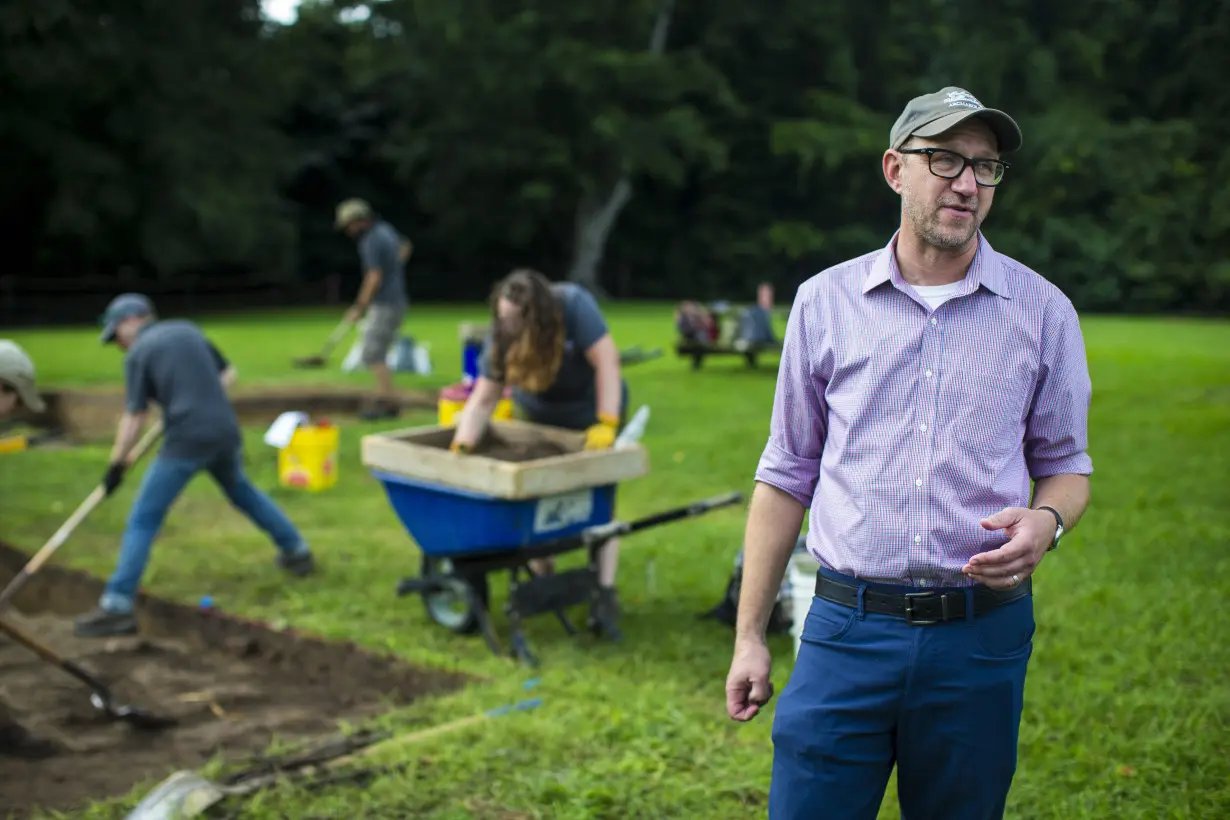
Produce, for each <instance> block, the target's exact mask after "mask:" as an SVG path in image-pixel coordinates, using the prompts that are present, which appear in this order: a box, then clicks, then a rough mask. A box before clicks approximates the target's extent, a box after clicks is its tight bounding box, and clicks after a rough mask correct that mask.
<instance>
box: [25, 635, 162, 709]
mask: <svg viewBox="0 0 1230 820" xmlns="http://www.w3.org/2000/svg"><path fill="white" fill-rule="evenodd" d="M0 632H3V633H4V634H6V635H8V636H9V637H10V638H12V639H13V640H15V641H17V642H18V643H19V644H21V645H22V646H24V647H25V648H26V649H29V650H30V651H31V652H33V653H34V654H36V655H38V656H39V657H40V658H42V659H43V660H45V661H47V662H48V663H50V664H53V665H55V666H58V667H60V668H61V669H63V670H64V671H65V672H67V673H68V674H70V675H72V676H73V677H74V678H76V679H77V680H79V681H81V682H82V683H84V684H85V685H86V686H88V687H90V690H91V692H90V703H92V704H93V705H94V708H95V709H97V710H99V711H100V712H103V713H104V714H106V715H107V717H109V718H113V719H115V720H125V721H128V722H129V723H131V724H132V725H133V726H135V727H137V728H138V729H165V728H167V727H169V726H174V725H175V724H176V723H177V721H176V720H175V718H173V717H164V716H161V715H155V714H152V713H151V712H147V711H145V710H144V709H138V708H135V707H132V706H116V705H115V703H114V701H113V700H112V698H111V689H110V687H108V686H107V684H105V683H103V682H102V681H100V680H99V679H98V678H96V677H94V676H93V675H91V674H90V673H89V672H87V671H85V670H84V669H82V668H81V667H80V666H78V665H77V664H76V663H74V662H73V661H70V660H68V659H67V658H64V657H61V656H60V655H59V654H57V653H56V652H55V651H54V650H52V649H51V648H50V647H48V646H46V645H44V644H42V643H40V642H39V641H38V640H37V639H36V638H35V637H34V636H33V635H30V634H28V633H27V632H26V631H25V630H23V629H21V628H19V627H18V626H17V625H16V624H14V623H11V622H9V621H7V620H5V619H4V618H0Z"/></svg>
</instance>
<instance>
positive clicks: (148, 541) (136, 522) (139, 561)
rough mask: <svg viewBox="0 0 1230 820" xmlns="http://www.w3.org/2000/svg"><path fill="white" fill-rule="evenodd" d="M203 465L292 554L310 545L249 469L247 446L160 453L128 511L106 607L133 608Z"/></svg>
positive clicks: (232, 499) (235, 502)
mask: <svg viewBox="0 0 1230 820" xmlns="http://www.w3.org/2000/svg"><path fill="white" fill-rule="evenodd" d="M201 471H206V472H208V473H209V474H210V476H212V477H213V480H214V481H216V482H217V483H218V486H219V487H220V488H221V489H222V492H223V493H225V494H226V497H227V498H228V499H229V500H230V502H231V504H233V505H235V507H236V508H237V509H238V510H239V511H240V512H242V513H244V514H245V515H246V516H247V517H248V518H249V519H251V520H252V522H253V523H254V524H256V525H257V526H258V527H260V528H261V529H262V530H264V531H265V532H266V533H268V534H269V536H270V538H272V539H273V542H274V544H275V545H276V546H277V548H278V549H279V550H281V551H282V552H284V553H286V554H287V555H298V554H300V553H303V552H306V551H307V549H308V548H307V545H306V544H305V543H304V542H303V538H302V537H301V536H300V535H299V531H298V530H297V529H295V525H294V524H292V523H291V521H290V519H289V518H287V517H286V514H285V513H283V512H282V511H281V510H280V509H279V508H278V506H277V505H276V504H274V503H273V500H272V499H271V498H269V496H268V495H266V494H265V493H263V492H261V491H260V490H259V489H258V488H257V487H256V486H255V485H253V484H252V482H251V481H250V480H249V479H248V476H247V474H245V473H244V470H243V450H242V448H240V449H237V450H235V451H233V452H226V453H222V454H219V455H216V456H213V457H210V458H200V459H183V458H166V457H165V456H162V455H159V456H158V457H157V458H155V459H154V461H153V462H152V463H151V464H150V467H149V469H148V470H146V472H145V477H144V478H143V479H142V481H141V488H140V490H138V491H137V499H136V501H135V502H133V505H132V510H131V511H130V512H129V513H128V524H127V526H126V527H125V529H124V538H123V541H122V542H121V545H120V557H119V561H118V563H117V565H116V568H115V572H114V573H113V574H112V576H111V578H110V580H108V581H107V587H106V589H105V590H104V592H103V594H102V597H101V598H100V600H99V606H100V607H101V608H102V609H105V610H108V611H111V612H131V611H132V608H133V603H134V601H135V600H136V595H137V589H138V587H139V586H140V584H141V576H142V575H144V574H145V567H146V565H147V564H148V563H149V554H150V549H151V548H152V547H153V544H154V538H155V537H157V535H158V531H159V530H161V529H162V523H163V521H165V520H166V517H167V511H168V510H170V509H171V505H172V504H174V503H175V499H177V498H179V496H180V494H181V493H182V492H183V491H184V488H185V487H187V486H188V482H189V481H191V480H192V478H193V477H194V476H195V475H196V474H197V473H199V472H201Z"/></svg>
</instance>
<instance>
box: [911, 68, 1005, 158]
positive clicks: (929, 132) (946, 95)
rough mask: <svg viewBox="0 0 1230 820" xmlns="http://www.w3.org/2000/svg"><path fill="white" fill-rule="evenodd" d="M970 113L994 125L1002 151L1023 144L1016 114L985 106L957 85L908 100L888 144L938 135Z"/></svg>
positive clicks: (992, 126) (966, 117)
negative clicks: (1011, 115) (1010, 114)
mask: <svg viewBox="0 0 1230 820" xmlns="http://www.w3.org/2000/svg"><path fill="white" fill-rule="evenodd" d="M970 117H978V118H979V119H981V120H982V121H984V122H985V123H986V124H987V125H989V126H990V127H991V130H992V131H994V132H995V137H996V139H998V140H999V150H1000V151H1004V152H1008V151H1016V150H1018V149H1019V148H1020V147H1021V141H1022V137H1021V129H1020V127H1019V126H1018V125H1017V124H1016V121H1015V120H1013V119H1012V117H1009V116H1008V115H1007V114H1005V113H1004V112H1003V111H1000V110H999V109H997V108H987V107H985V106H984V105H983V104H982V103H980V102H978V99H977V98H976V97H975V96H974V95H973V94H971V93H969V92H968V91H966V90H965V89H964V88H957V87H956V86H955V85H950V86H947V87H945V88H941V89H940V90H939V91H936V92H935V93H933V94H923V95H922V96H921V97H915V98H914V99H912V100H910V101H909V102H908V103H906V106H905V110H904V111H902V112H901V116H900V117H898V118H897V121H896V122H895V123H893V128H892V130H891V131H889V132H888V147H889V148H900V147H901V145H902V143H904V142H905V141H906V140H908V139H909V138H910V137H938V136H939V135H940V134H943V133H944V132H945V131H947V130H948V129H950V128H952V127H953V126H955V125H956V124H957V123H960V122H964V121H965V120H967V119H969V118H970Z"/></svg>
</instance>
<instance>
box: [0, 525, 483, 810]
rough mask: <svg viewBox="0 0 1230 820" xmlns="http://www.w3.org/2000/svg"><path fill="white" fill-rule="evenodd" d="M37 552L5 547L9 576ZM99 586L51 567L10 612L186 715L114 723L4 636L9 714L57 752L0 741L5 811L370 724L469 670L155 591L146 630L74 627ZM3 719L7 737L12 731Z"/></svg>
mask: <svg viewBox="0 0 1230 820" xmlns="http://www.w3.org/2000/svg"><path fill="white" fill-rule="evenodd" d="M27 559H28V555H27V554H25V553H23V552H21V551H18V550H16V549H14V548H12V547H10V546H8V545H5V544H2V543H0V585H3V584H7V583H8V581H9V580H10V579H11V578H12V577H13V576H14V575H15V574H16V573H17V571H18V570H19V569H20V568H21V567H22V566H23V565H24V564H25V562H26V560H27ZM100 590H101V583H100V582H99V581H98V580H97V579H95V578H93V577H92V576H89V575H87V574H85V573H81V572H78V571H75V570H69V569H65V568H62V567H57V566H45V567H44V568H43V569H42V570H41V571H40V572H39V573H38V574H37V575H35V576H34V578H33V579H31V581H30V582H29V584H28V585H27V586H26V587H25V588H24V589H23V590H22V592H21V593H20V594H19V595H18V596H17V598H16V599H15V600H14V609H12V610H10V611H9V613H8V614H7V616H6V617H7V618H9V619H10V620H12V621H13V622H14V623H16V624H17V625H18V626H20V627H24V628H25V631H26V632H28V633H31V634H33V635H34V636H36V637H37V638H39V639H40V640H41V641H43V642H44V643H46V644H48V645H50V646H51V648H53V649H54V650H56V651H57V652H59V653H61V654H62V655H63V656H65V657H67V658H69V659H71V660H73V661H75V662H77V663H78V664H80V665H81V666H83V667H85V668H86V669H87V670H88V671H90V672H91V673H93V674H95V675H97V676H98V677H99V678H101V679H102V680H103V681H105V682H106V683H108V684H109V685H110V686H111V689H112V692H113V695H114V700H115V703H117V704H123V705H130V706H134V707H139V708H142V709H145V710H148V711H150V712H153V713H155V714H159V715H170V716H173V717H175V718H177V719H178V721H179V722H178V725H177V726H175V727H173V728H171V729H165V730H161V731H148V730H140V729H136V728H134V727H131V726H129V725H128V724H127V723H125V722H123V721H114V720H109V719H108V718H107V717H106V716H105V715H104V714H103V713H101V712H99V711H97V710H95V709H94V707H93V706H92V705H91V703H90V699H89V695H90V691H89V689H88V687H86V686H84V685H83V684H81V683H79V682H78V681H77V680H75V679H74V678H72V677H69V676H68V675H67V674H66V673H64V672H63V671H61V670H59V669H57V668H56V667H54V666H52V665H51V664H48V663H46V662H44V661H41V660H39V659H38V658H37V657H36V656H35V655H34V654H33V653H31V652H30V651H28V650H27V649H25V648H24V647H22V646H20V645H18V644H16V643H14V642H13V641H11V640H9V639H8V638H7V637H5V636H3V635H0V720H3V719H4V717H5V716H6V715H7V716H9V717H10V718H12V719H15V720H16V721H17V723H18V724H19V725H20V726H21V728H22V729H24V730H25V732H26V733H32V734H33V735H35V736H36V737H37V738H38V739H39V740H42V741H45V742H46V743H49V744H50V745H51V747H52V753H51V754H50V756H44V755H45V754H46V752H47V749H46V743H44V744H42V748H41V751H42V753H43V754H41V755H40V754H35V753H34V752H33V751H32V750H33V749H38V748H39V746H38V745H37V744H27V745H25V746H23V745H22V744H14V743H10V744H8V745H7V746H6V747H0V784H3V787H2V788H0V817H5V818H9V817H12V818H24V817H29V816H31V815H32V814H33V812H34V811H35V810H36V809H44V810H49V809H51V810H59V811H72V810H74V809H79V808H80V807H81V806H83V805H84V804H86V803H88V802H91V801H96V800H100V799H105V798H110V797H116V796H121V795H124V794H127V793H128V792H129V791H130V790H131V789H132V788H133V787H134V786H136V785H138V784H141V783H147V782H148V783H150V784H151V785H152V783H153V782H156V781H157V780H160V779H161V778H163V777H165V776H166V775H168V774H170V773H171V772H172V771H174V770H176V769H181V768H197V767H199V766H200V765H202V764H204V763H205V762H207V761H208V760H209V759H210V758H212V757H213V756H215V755H217V754H220V755H222V756H223V757H224V758H225V759H227V760H228V761H234V760H237V759H250V758H252V757H257V756H260V755H261V754H262V753H264V752H265V751H266V750H267V749H268V748H269V745H270V744H271V743H273V742H275V741H279V742H282V741H284V742H288V743H292V744H296V745H303V744H305V743H307V742H309V741H311V740H314V739H318V738H321V737H323V736H330V737H333V736H337V734H338V733H339V722H340V721H346V722H349V723H352V724H353V723H356V722H362V721H363V720H365V719H369V718H372V717H375V716H377V715H379V714H381V713H383V712H386V711H388V710H389V709H390V708H392V707H396V706H404V705H406V704H408V703H410V702H412V701H415V700H417V699H420V698H423V697H427V696H433V695H440V694H444V693H447V692H450V691H455V690H456V689H458V688H460V687H461V686H464V685H465V684H466V683H469V682H470V681H471V680H472V679H471V678H470V677H469V676H466V675H462V674H460V673H454V672H448V671H442V670H426V669H421V668H417V667H414V666H411V665H409V664H407V663H405V662H403V661H400V660H398V659H394V658H389V657H383V656H380V655H376V654H374V653H371V652H368V651H366V650H364V649H362V648H360V647H358V646H356V645H354V644H350V643H341V642H329V641H325V640H323V639H320V638H316V637H314V636H309V635H303V634H299V633H295V632H293V631H289V630H274V629H272V628H270V627H268V626H266V625H264V624H261V623H257V622H254V621H247V620H242V619H239V618H236V617H235V616H232V615H222V614H220V613H216V612H213V611H202V610H199V609H196V608H193V607H189V606H184V605H181V604H177V603H174V602H171V601H167V600H164V599H159V598H156V597H154V596H149V595H143V596H142V598H141V600H140V603H139V611H138V614H139V617H140V619H141V625H142V634H141V635H140V636H138V637H125V638H108V639H87V638H77V637H75V636H74V635H73V634H72V619H73V617H74V616H76V615H78V614H80V613H82V612H85V611H86V610H88V609H90V608H91V607H92V606H94V604H95V602H96V601H97V599H98V594H99V592H100ZM4 728H5V727H0V737H5V736H8V737H12V736H14V734H15V733H14V732H13V731H11V730H12V726H11V725H10V727H9V729H10V731H9V732H8V733H7V735H6V732H5V731H4ZM16 734H20V733H16Z"/></svg>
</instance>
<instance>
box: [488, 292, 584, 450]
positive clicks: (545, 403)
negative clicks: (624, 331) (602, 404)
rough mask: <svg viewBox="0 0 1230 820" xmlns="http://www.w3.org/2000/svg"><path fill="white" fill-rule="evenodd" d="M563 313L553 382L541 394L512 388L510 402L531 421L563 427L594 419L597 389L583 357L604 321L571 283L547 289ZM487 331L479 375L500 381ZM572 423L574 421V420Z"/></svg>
mask: <svg viewBox="0 0 1230 820" xmlns="http://www.w3.org/2000/svg"><path fill="white" fill-rule="evenodd" d="M551 290H552V292H553V293H554V294H555V298H556V300H557V301H558V302H559V304H560V307H561V308H562V309H563V313H564V359H563V361H562V362H560V368H559V372H558V373H557V374H556V376H555V381H554V382H552V383H551V386H550V387H548V388H547V389H546V390H545V391H543V392H542V393H531V392H529V391H527V390H524V389H522V388H519V387H513V399H514V400H515V401H516V402H517V404H519V405H521V407H522V408H523V409H524V410H525V411H526V413H527V414H528V415H529V416H530V418H531V419H533V420H535V421H538V422H540V423H542V424H557V425H559V426H563V427H574V426H580V425H581V424H584V423H587V422H586V421H584V420H585V419H589V420H592V419H593V418H594V407H595V406H596V404H597V401H598V396H597V389H596V388H595V386H594V368H593V365H591V364H590V363H589V359H587V358H585V351H587V350H589V348H590V347H592V346H593V344H594V342H596V341H598V340H599V339H601V338H602V337H603V336H605V335H606V333H607V330H608V328H607V323H606V319H605V318H604V317H603V315H602V311H601V309H599V307H598V302H597V301H596V300H595V299H594V297H593V295H592V294H591V293H590V292H589V291H587V290H586V289H585V288H583V287H581V286H580V285H577V284H575V283H572V282H557V283H555V284H553V285H552V286H551ZM491 351H492V338H491V331H490V330H488V332H487V339H486V342H485V343H484V345H483V353H482V356H481V358H480V360H479V372H480V373H481V374H482V375H483V376H486V377H487V378H489V379H495V380H496V381H501V382H502V381H503V370H504V368H503V367H502V366H501V367H495V366H493V364H492V362H491ZM574 420H575V421H574Z"/></svg>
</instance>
